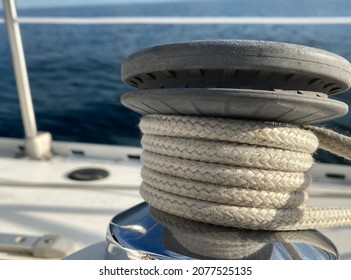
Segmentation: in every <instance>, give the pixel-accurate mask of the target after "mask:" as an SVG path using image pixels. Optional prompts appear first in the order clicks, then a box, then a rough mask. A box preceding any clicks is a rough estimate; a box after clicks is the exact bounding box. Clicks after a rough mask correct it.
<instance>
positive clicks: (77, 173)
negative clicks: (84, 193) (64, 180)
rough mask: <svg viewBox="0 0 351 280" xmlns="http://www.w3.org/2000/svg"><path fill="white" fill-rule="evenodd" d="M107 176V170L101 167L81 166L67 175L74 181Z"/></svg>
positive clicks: (93, 179) (99, 178)
mask: <svg viewBox="0 0 351 280" xmlns="http://www.w3.org/2000/svg"><path fill="white" fill-rule="evenodd" d="M108 176H109V172H108V171H107V170H105V169H101V168H81V169H77V170H74V171H72V172H70V173H69V174H68V175H67V177H68V178H69V179H72V180H76V181H95V180H101V179H104V178H106V177H108Z"/></svg>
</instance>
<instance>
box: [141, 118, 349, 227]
mask: <svg viewBox="0 0 351 280" xmlns="http://www.w3.org/2000/svg"><path fill="white" fill-rule="evenodd" d="M140 129H141V131H142V133H143V137H142V141H141V144H142V147H143V148H144V152H143V153H142V157H141V159H142V163H143V165H144V167H143V169H142V178H143V182H142V185H141V195H142V197H143V198H144V199H145V200H146V201H147V202H148V203H149V204H150V205H152V206H153V207H155V208H157V209H160V210H163V211H165V212H168V213H171V214H175V215H177V216H181V217H184V218H188V219H191V220H196V221H200V222H206V223H210V224H217V225H224V226H230V227H238V228H246V229H263V230H300V229H311V228H317V227H334V226H347V225H351V209H349V208H341V209H333V208H309V207H307V206H306V202H307V200H308V195H307V192H306V188H307V187H308V186H309V185H310V181H311V179H310V176H309V174H308V173H307V172H308V170H309V169H310V168H311V167H312V165H313V157H312V154H313V153H314V152H315V151H316V149H317V148H318V146H320V147H321V148H324V149H326V150H328V151H332V152H334V153H336V154H338V155H341V156H344V157H346V158H348V159H350V158H351V153H350V151H351V140H350V138H348V137H345V136H340V135H339V134H337V133H335V132H330V131H328V130H326V129H322V128H316V127H313V126H305V127H299V126H297V125H291V124H283V123H273V122H260V121H246V120H235V119H222V118H212V117H194V116H173V115H172V116H171V115H147V116H145V117H144V118H143V119H142V120H141V122H140ZM331 142H332V144H330V143H331ZM348 148H350V149H348ZM345 150H347V151H345Z"/></svg>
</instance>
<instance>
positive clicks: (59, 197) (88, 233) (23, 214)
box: [0, 140, 351, 259]
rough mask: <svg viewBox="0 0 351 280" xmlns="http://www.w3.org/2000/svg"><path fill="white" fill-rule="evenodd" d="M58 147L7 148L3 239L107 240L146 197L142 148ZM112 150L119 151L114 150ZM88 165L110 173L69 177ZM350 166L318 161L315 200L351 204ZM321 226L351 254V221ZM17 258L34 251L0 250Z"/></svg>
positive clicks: (0, 181)
mask: <svg viewBox="0 0 351 280" xmlns="http://www.w3.org/2000/svg"><path fill="white" fill-rule="evenodd" d="M16 141H17V140H16ZM16 141H14V140H13V141H9V142H8V143H7V144H8V145H7V147H6V148H4V151H10V150H11V149H12V151H15V150H16V148H15V147H17V148H18V145H19V144H20V142H16ZM18 141H20V140H18ZM5 142H6V141H5ZM9 145H10V146H11V147H12V148H11V149H10V146H9ZM58 147H61V148H60V149H61V150H60V153H61V155H56V156H55V157H54V158H53V159H52V160H50V161H33V160H30V159H28V158H25V157H18V156H19V155H18V150H17V151H16V152H14V153H13V154H14V155H16V156H17V158H14V157H9V156H10V155H9V154H6V155H5V153H2V155H3V157H0V174H1V175H0V209H1V210H0V229H1V230H0V243H1V236H2V234H13V235H14V236H23V235H29V236H42V235H44V234H59V235H62V236H64V237H67V238H70V239H72V240H74V242H75V250H79V249H81V248H84V247H86V246H88V245H92V244H94V243H97V242H101V241H104V240H105V234H106V229H107V225H108V223H109V221H110V220H111V218H112V217H113V216H114V215H116V214H118V213H120V212H122V211H123V210H125V209H127V208H129V207H131V206H133V205H135V204H137V203H139V202H141V201H142V199H141V197H140V195H139V192H138V187H139V184H140V182H141V178H140V168H141V163H140V161H139V160H138V155H140V149H139V148H127V147H125V148H122V147H114V148H113V147H111V146H105V147H102V146H99V145H84V144H83V145H80V149H81V151H80V152H79V155H77V153H73V154H72V153H71V154H69V153H68V151H72V150H74V147H73V148H72V145H70V144H67V143H66V144H63V143H54V150H55V149H56V153H57V151H58ZM68 147H70V148H68ZM104 148H105V149H104ZM99 149H100V150H99ZM0 150H1V149H0ZM112 150H113V151H114V152H115V154H113V153H111V151H112ZM97 151H99V153H100V154H104V153H105V154H106V156H107V155H108V156H107V159H106V157H105V158H104V159H102V158H98V157H97V156H96V155H95V156H94V152H96V153H97ZM83 155H84V156H83ZM86 155H90V157H89V156H86ZM128 155H129V156H128ZM83 167H89V168H90V167H98V168H103V169H105V170H107V171H108V172H109V173H110V175H109V176H108V177H107V178H105V179H101V180H98V181H90V182H84V181H74V180H71V179H69V178H68V177H67V174H68V173H69V172H71V171H73V170H76V169H79V168H83ZM350 171H351V167H348V166H337V165H328V164H318V165H316V166H315V168H314V169H313V170H312V176H313V177H314V178H315V180H314V183H313V185H312V187H311V189H310V196H311V198H310V204H311V205H313V206H332V207H341V206H348V207H350V206H351V179H350V177H349V176H350V174H351V172H350ZM321 231H322V232H323V233H324V234H326V235H327V236H328V237H329V238H330V239H331V240H332V241H333V242H334V243H335V245H336V246H337V248H338V250H339V253H340V256H341V258H342V259H351V240H350V238H349V237H350V236H351V227H350V228H335V229H322V230H321ZM12 258H20V259H23V258H24V259H25V258H31V257H30V256H28V255H15V254H10V253H0V259H12Z"/></svg>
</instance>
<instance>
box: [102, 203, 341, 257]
mask: <svg viewBox="0 0 351 280" xmlns="http://www.w3.org/2000/svg"><path fill="white" fill-rule="evenodd" d="M105 256H106V258H107V259H160V260H165V259H183V260H186V259H251V260H252V259H253V260H277V259H279V260H281V259H285V260H299V259H308V260H335V259H338V253H337V249H336V248H335V246H334V245H333V243H332V242H331V241H330V240H329V239H328V238H326V237H325V236H324V235H322V234H321V233H320V232H318V231H316V230H307V231H289V232H273V231H252V230H244V229H237V228H228V227H221V226H215V225H209V224H204V223H199V222H195V221H191V220H187V219H184V218H180V217H177V216H174V215H171V214H168V213H165V212H162V211H159V210H157V209H154V208H151V207H150V206H149V205H148V204H147V203H141V204H139V205H137V206H135V207H133V208H131V209H129V210H127V211H125V212H123V213H121V214H119V215H117V216H115V217H114V218H113V219H112V221H111V223H110V225H109V228H108V232H107V240H106V252H105Z"/></svg>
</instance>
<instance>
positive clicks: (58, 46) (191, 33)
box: [0, 0, 351, 162]
mask: <svg viewBox="0 0 351 280" xmlns="http://www.w3.org/2000/svg"><path fill="white" fill-rule="evenodd" d="M0 13H1V11H0ZM18 13H19V16H43V17H44V16H52V17H55V16H57V17H63V16H67V17H85V16H89V17H111V16H351V1H350V0H334V1H330V0H310V1H308V0H294V1H290V0H288V1H282V0H266V1H262V0H217V1H193V2H191V1H187V2H186V1H185V2H174V3H172V2H170V3H163V4H160V3H158V4H152V3H151V4H116V5H99V6H84V7H67V8H65V7H60V8H41V9H39V8H35V9H33V8H32V9H19V11H18ZM21 31H22V36H23V43H24V48H25V54H26V60H27V67H28V71H29V79H30V85H31V90H32V96H33V102H34V106H35V112H36V118H37V125H38V129H39V130H41V131H50V132H51V133H52V135H53V138H54V139H55V140H64V141H79V142H88V143H103V144H120V145H133V146H138V145H139V140H140V133H139V131H138V128H137V124H138V121H139V118H140V116H139V115H138V114H136V113H133V112H131V111H129V110H128V109H126V108H124V107H123V106H122V105H121V103H120V101H119V99H120V96H121V95H122V94H123V93H125V92H129V91H131V89H130V88H128V87H127V86H125V85H123V83H122V82H121V78H120V67H121V62H122V61H123V59H125V58H126V57H127V56H128V55H129V54H131V53H133V52H135V51H138V50H140V49H143V48H145V47H150V46H153V45H159V44H164V43H170V42H179V41H188V40H203V39H250V40H270V41H281V42H288V43H295V44H302V45H307V46H312V47H317V48H322V49H326V50H329V51H332V52H335V53H337V54H339V55H341V56H343V57H345V58H347V59H348V60H351V25H308V26H301V25H290V26H289V25H285V26H284V25H205V26H201V25H91V26H89V25H84V26H79V25H22V26H21ZM0 38H1V44H0V92H1V102H0V136H1V137H17V138H18V137H23V126H22V122H21V116H20V110H19V106H18V98H17V93H16V86H15V82H14V75H13V70H12V62H11V55H10V51H9V47H8V40H7V33H6V27H5V26H4V25H3V24H2V25H0ZM336 98H337V99H340V100H342V101H344V102H346V103H348V104H349V105H351V92H350V91H349V93H346V94H343V95H341V96H337V97H336ZM350 120H351V115H348V116H346V117H343V118H340V119H338V120H335V121H331V122H329V123H327V124H325V125H326V126H328V127H330V128H333V129H335V130H337V131H339V132H342V133H345V134H347V135H350V132H351V122H350ZM318 160H320V161H324V162H343V161H342V160H340V159H338V158H336V157H333V156H331V155H329V154H326V153H323V152H319V154H318Z"/></svg>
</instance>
